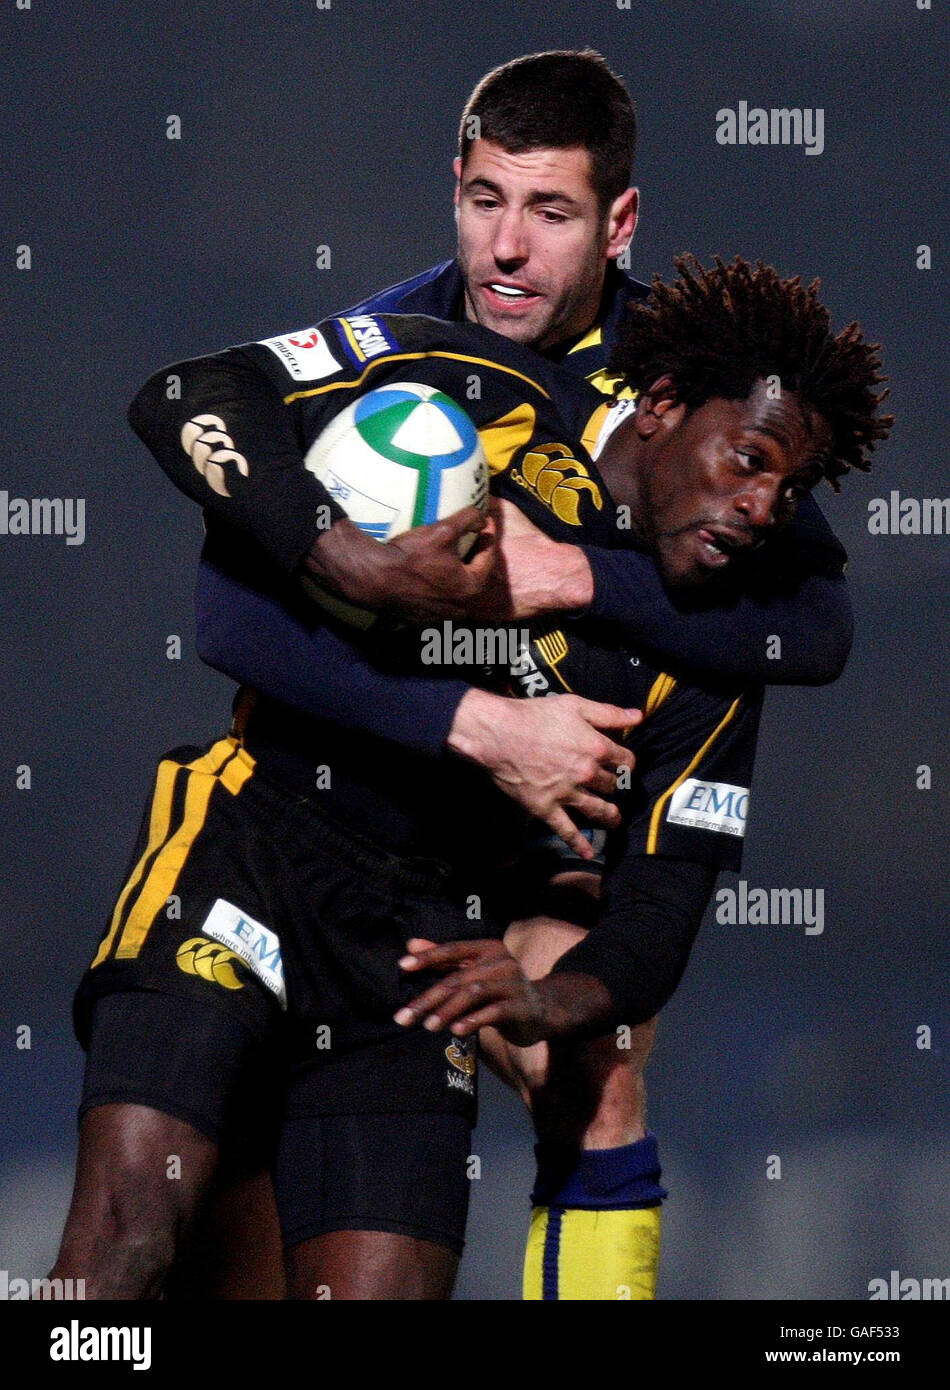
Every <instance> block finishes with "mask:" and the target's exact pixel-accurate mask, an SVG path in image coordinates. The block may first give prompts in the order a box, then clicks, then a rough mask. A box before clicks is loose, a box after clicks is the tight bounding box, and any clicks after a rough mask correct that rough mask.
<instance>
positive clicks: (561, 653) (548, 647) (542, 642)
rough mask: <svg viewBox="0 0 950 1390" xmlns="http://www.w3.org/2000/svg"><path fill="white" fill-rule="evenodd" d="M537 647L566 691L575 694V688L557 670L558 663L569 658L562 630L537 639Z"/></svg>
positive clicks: (547, 633)
mask: <svg viewBox="0 0 950 1390" xmlns="http://www.w3.org/2000/svg"><path fill="white" fill-rule="evenodd" d="M535 645H536V646H537V648H538V651H539V652H540V653H541V655H542V656H543V657H544V659H545V661H546V662H547V664H548V665H549V666H550V667H551V669H552V670H553V672H554V674H555V675H556V676H557V678H558V680H559V681H560V682H561V684H562V685H563V687H564V689H565V690H567V691H570V693H571V694H573V693H574V691H573V687H572V686H570V685H568V683H567V681H566V680H565V679H564V677H563V676H562V675H561V673H560V671H559V670H558V669H557V667H558V662H559V661H563V660H564V658H565V657H566V656H567V638H566V637H565V636H564V633H563V632H562V631H561V630H560V628H558V629H557V630H556V631H555V632H546V633H545V634H544V635H543V636H542V637H536V638H535Z"/></svg>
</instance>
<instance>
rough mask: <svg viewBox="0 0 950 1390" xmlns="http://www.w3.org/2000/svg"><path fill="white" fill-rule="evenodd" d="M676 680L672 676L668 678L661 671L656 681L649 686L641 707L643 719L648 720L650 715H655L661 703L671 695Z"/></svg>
mask: <svg viewBox="0 0 950 1390" xmlns="http://www.w3.org/2000/svg"><path fill="white" fill-rule="evenodd" d="M675 685H676V680H675V678H674V677H673V676H668V675H667V674H666V672H665V671H661V672H660V674H659V675H658V676H657V678H656V680H655V681H654V682H653V684H652V685H651V686H650V693H649V695H648V696H647V698H646V704H645V705H644V706H643V717H644V719H649V717H650V715H651V714H655V713H656V711H657V710H658V709H659V708H660V706H661V705H662V703H663V701H664V700H666V699H668V698H669V697H670V695H672V694H673V689H674V687H675Z"/></svg>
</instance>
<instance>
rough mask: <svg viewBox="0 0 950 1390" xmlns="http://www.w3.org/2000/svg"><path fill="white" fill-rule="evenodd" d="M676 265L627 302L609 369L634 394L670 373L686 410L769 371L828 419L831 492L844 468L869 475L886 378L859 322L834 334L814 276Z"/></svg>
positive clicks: (688, 261) (738, 266)
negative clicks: (671, 274) (668, 280)
mask: <svg viewBox="0 0 950 1390" xmlns="http://www.w3.org/2000/svg"><path fill="white" fill-rule="evenodd" d="M674 265H675V266H676V270H677V279H676V280H674V281H673V283H672V284H669V285H667V284H664V282H663V281H662V279H661V278H660V277H659V276H657V277H656V278H655V279H654V281H653V286H652V292H651V296H650V298H649V299H648V300H641V301H634V302H631V304H630V305H629V307H628V310H627V314H626V317H625V319H624V322H623V325H622V327H621V329H620V333H619V335H618V338H617V342H616V346H615V348H614V351H613V353H612V355H611V360H610V371H611V372H612V373H616V374H617V375H618V376H622V377H623V378H624V379H625V381H626V382H627V383H628V385H630V386H632V387H634V388H635V389H637V390H647V389H648V388H649V387H650V386H652V385H653V384H654V382H656V381H658V380H659V379H660V378H661V377H663V376H669V377H671V378H672V380H673V382H674V385H675V388H676V394H677V398H678V399H679V400H680V401H682V402H683V404H684V405H686V406H687V407H689V408H690V409H693V408H695V407H696V406H699V405H702V404H704V402H706V401H708V400H710V399H712V397H713V396H723V397H725V398H726V399H727V400H745V399H746V398H747V397H748V396H749V395H751V393H752V388H753V386H754V385H755V382H756V381H757V380H758V379H759V378H760V377H768V376H771V375H773V374H774V375H776V376H778V378H779V381H780V382H781V385H782V388H783V389H784V390H786V391H794V392H795V393H796V394H797V395H799V396H801V398H802V400H803V401H805V402H806V403H807V404H808V405H809V406H810V407H811V408H812V409H813V410H814V411H816V412H817V413H818V414H819V415H821V416H822V417H823V418H824V419H825V420H826V421H827V423H828V427H829V428H830V430H831V432H832V436H833V444H832V449H831V456H830V458H829V460H828V462H827V464H826V466H825V476H826V477H827V478H828V480H829V482H830V483H831V484H832V486H833V487H834V488H835V489H836V490H837V488H838V479H839V478H840V477H841V476H842V475H843V474H844V473H847V472H848V470H849V469H850V468H859V469H861V470H862V471H863V472H867V471H868V469H869V468H870V466H871V464H870V459H869V457H868V456H869V454H870V453H871V451H872V450H873V448H874V445H875V442H876V441H877V440H879V439H885V438H886V437H887V435H888V434H889V433H890V429H891V426H892V425H893V423H894V417H893V416H892V415H880V414H878V407H879V406H880V404H881V402H882V401H883V400H884V399H885V397H886V396H887V394H888V393H887V391H882V392H880V393H876V392H875V390H874V387H875V386H879V385H881V384H882V383H883V382H884V381H885V377H884V376H882V374H881V370H880V369H881V359H880V357H879V355H878V351H879V348H880V344H879V343H867V342H865V340H864V336H863V334H862V332H861V327H860V325H859V324H857V323H850V324H849V325H848V326H847V328H843V329H842V330H841V332H840V333H838V334H834V333H832V331H831V320H830V317H829V314H828V310H827V309H826V308H825V306H824V305H823V304H822V303H821V302H820V300H819V298H818V291H819V288H820V284H821V282H820V281H819V280H815V281H813V282H812V284H810V285H809V286H808V288H807V289H805V288H804V287H803V286H802V282H801V277H800V276H797V277H796V278H795V279H794V280H781V279H779V276H778V272H777V271H776V270H775V269H774V268H773V267H772V266H769V265H764V264H763V262H762V261H757V262H756V264H755V266H754V267H753V266H751V265H749V263H748V262H747V261H744V260H743V259H742V258H741V256H736V258H735V260H734V261H732V262H731V264H729V265H726V264H725V263H724V262H723V261H722V260H721V259H720V258H719V257H718V256H717V257H716V259H715V263H714V265H713V266H712V268H711V269H709V270H704V269H703V267H702V266H701V265H700V263H699V261H698V260H696V258H695V257H694V256H677V257H676V258H675V260H674Z"/></svg>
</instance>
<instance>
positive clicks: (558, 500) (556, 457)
mask: <svg viewBox="0 0 950 1390" xmlns="http://www.w3.org/2000/svg"><path fill="white" fill-rule="evenodd" d="M568 475H571V476H568ZM511 476H512V477H513V478H514V480H515V482H516V483H520V484H521V486H522V487H524V488H527V489H528V490H529V491H530V492H533V493H534V494H535V496H537V497H539V498H540V499H541V501H542V502H543V503H544V505H545V506H546V507H548V508H549V509H550V510H551V511H552V512H553V513H554V515H555V516H556V517H558V518H559V519H560V520H561V521H566V522H567V524H568V526H580V524H581V519H580V505H581V497H582V495H583V494H584V493H588V494H589V496H590V499H591V501H592V502H593V504H594V506H595V507H596V508H597V510H598V511H600V510H601V509H602V507H603V505H604V499H603V497H602V496H601V494H600V488H599V487H598V486H597V484H596V483H595V482H594V480H593V478H592V477H591V476H590V474H589V472H588V471H587V467H586V465H585V464H583V463H580V462H579V461H578V460H577V459H576V458H574V456H573V454H572V453H571V451H570V450H569V449H568V448H567V447H566V445H564V444H542V445H540V447H539V448H537V449H532V450H531V452H530V453H527V454H525V456H524V458H523V459H522V460H521V471H520V472H518V471H517V470H515V471H513V472H512V475H511Z"/></svg>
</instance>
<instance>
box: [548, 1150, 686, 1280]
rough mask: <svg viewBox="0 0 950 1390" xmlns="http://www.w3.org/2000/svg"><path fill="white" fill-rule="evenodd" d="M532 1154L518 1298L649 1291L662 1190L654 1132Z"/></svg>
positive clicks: (656, 1258)
mask: <svg viewBox="0 0 950 1390" xmlns="http://www.w3.org/2000/svg"><path fill="white" fill-rule="evenodd" d="M535 1153H536V1155H537V1159H538V1176H537V1178H536V1180H535V1185H534V1191H533V1192H532V1194H531V1204H532V1212H531V1228H530V1230H529V1232H528V1244H527V1249H526V1251H525V1265H524V1295H523V1296H524V1298H526V1299H529V1300H544V1301H547V1300H564V1301H567V1300H586V1301H598V1302H604V1301H607V1300H610V1301H616V1300H617V1299H620V1300H626V1299H650V1298H653V1297H654V1295H655V1293H656V1276H657V1267H658V1265H659V1259H660V1203H661V1202H662V1200H663V1198H664V1197H665V1196H666V1190H665V1188H663V1187H661V1186H660V1159H659V1152H658V1149H657V1143H656V1136H655V1135H653V1134H650V1133H649V1132H648V1133H647V1135H646V1137H645V1138H643V1139H640V1140H638V1141H637V1143H636V1144H625V1145H624V1146H623V1147H622V1148H618V1149H582V1150H577V1149H565V1148H562V1147H559V1146H555V1145H549V1144H538V1145H537V1146H536V1148H535Z"/></svg>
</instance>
